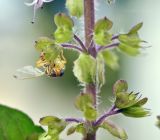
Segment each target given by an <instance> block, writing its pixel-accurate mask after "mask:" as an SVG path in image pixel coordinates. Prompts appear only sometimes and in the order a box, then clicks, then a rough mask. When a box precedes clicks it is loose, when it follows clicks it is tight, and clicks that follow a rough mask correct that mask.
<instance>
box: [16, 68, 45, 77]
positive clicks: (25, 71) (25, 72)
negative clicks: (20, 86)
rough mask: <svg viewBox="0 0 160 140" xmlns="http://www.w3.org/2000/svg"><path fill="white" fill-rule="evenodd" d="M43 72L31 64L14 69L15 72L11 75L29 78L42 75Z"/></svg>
mask: <svg viewBox="0 0 160 140" xmlns="http://www.w3.org/2000/svg"><path fill="white" fill-rule="evenodd" d="M44 74H45V73H44V72H43V71H41V70H40V69H38V68H35V67H33V66H24V67H22V68H20V69H17V70H16V73H15V74H14V75H13V77H14V78H16V79H20V80H23V79H31V78H36V77H40V76H42V75H44Z"/></svg>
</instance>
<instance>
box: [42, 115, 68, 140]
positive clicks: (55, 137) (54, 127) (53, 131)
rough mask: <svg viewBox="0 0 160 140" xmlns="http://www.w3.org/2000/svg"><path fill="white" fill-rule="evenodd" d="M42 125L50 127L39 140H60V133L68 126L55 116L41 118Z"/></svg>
mask: <svg viewBox="0 0 160 140" xmlns="http://www.w3.org/2000/svg"><path fill="white" fill-rule="evenodd" d="M40 124H41V125H44V126H48V131H47V132H45V133H43V134H42V135H41V136H40V137H39V140H59V135H60V133H61V132H62V131H63V130H64V129H65V128H66V126H67V123H66V122H65V121H64V120H62V119H59V118H57V117H54V116H46V117H43V118H41V119H40ZM46 138H47V139H46Z"/></svg>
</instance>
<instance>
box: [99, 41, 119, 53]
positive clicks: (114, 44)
mask: <svg viewBox="0 0 160 140" xmlns="http://www.w3.org/2000/svg"><path fill="white" fill-rule="evenodd" d="M118 45H119V43H113V44H110V45H108V46H100V47H99V48H98V52H99V51H102V50H105V49H108V48H114V47H117V46H118Z"/></svg>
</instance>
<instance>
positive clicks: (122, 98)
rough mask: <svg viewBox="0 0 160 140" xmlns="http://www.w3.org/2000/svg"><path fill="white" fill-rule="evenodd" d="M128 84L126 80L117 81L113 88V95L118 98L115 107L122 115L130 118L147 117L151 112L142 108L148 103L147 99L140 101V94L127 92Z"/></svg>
mask: <svg viewBox="0 0 160 140" xmlns="http://www.w3.org/2000/svg"><path fill="white" fill-rule="evenodd" d="M127 90H128V84H127V82H126V81H124V80H119V81H117V82H116V83H115V84H114V86H113V93H114V94H115V96H116V100H115V102H114V103H115V106H116V107H117V108H118V109H120V111H121V113H123V114H124V115H125V116H129V117H137V118H138V117H145V116H148V115H149V114H150V112H149V111H148V110H147V109H145V108H143V107H142V106H143V105H144V104H146V102H147V101H148V99H147V98H142V99H140V97H141V96H139V93H134V92H130V93H129V92H127Z"/></svg>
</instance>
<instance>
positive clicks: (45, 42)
mask: <svg viewBox="0 0 160 140" xmlns="http://www.w3.org/2000/svg"><path fill="white" fill-rule="evenodd" d="M54 45H55V41H54V40H52V39H50V38H48V37H40V38H39V39H38V40H37V41H36V43H35V48H36V50H38V51H39V52H42V51H45V50H47V49H48V48H50V47H51V46H54Z"/></svg>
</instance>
